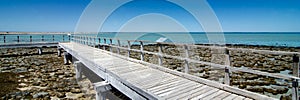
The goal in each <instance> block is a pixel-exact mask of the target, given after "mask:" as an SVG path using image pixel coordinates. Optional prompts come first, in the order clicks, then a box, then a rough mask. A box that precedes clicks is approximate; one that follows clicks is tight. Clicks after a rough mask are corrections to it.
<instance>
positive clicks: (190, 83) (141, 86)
mask: <svg viewBox="0 0 300 100" xmlns="http://www.w3.org/2000/svg"><path fill="white" fill-rule="evenodd" d="M59 46H60V47H61V48H63V49H64V50H65V51H67V52H68V53H70V54H71V55H72V56H73V57H75V58H76V59H77V60H78V61H80V62H81V63H82V64H84V65H85V66H86V67H87V68H89V69H90V70H91V71H93V72H94V73H95V74H97V75H99V76H100V77H102V78H103V79H104V80H106V81H107V82H108V83H109V84H110V85H111V86H113V87H115V88H116V89H118V90H119V91H121V92H122V93H124V94H125V95H126V96H128V97H129V98H131V99H134V100H143V99H151V100H152V99H159V100H161V99H167V100H175V99H179V100H187V99H191V100H199V99H201V100H202V99H203V100H251V99H263V100H271V99H274V98H270V97H267V96H264V95H260V94H257V93H252V92H249V91H245V90H241V89H238V88H235V87H231V86H228V85H224V84H220V83H217V82H213V81H209V80H206V79H202V78H198V77H192V76H191V75H187V74H185V73H180V72H176V71H170V70H169V69H166V68H160V67H159V66H158V67H159V68H157V66H149V65H145V64H141V63H139V61H138V60H134V59H132V58H124V57H120V56H118V55H116V54H113V53H111V52H108V51H105V50H101V49H97V48H93V47H89V46H87V45H82V44H79V43H74V42H70V43H59ZM162 69H163V70H162ZM191 78H195V79H196V80H199V81H194V80H190V79H191ZM220 87H221V88H220ZM228 90H232V91H228Z"/></svg>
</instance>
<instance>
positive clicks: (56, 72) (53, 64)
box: [0, 48, 91, 100]
mask: <svg viewBox="0 0 300 100" xmlns="http://www.w3.org/2000/svg"><path fill="white" fill-rule="evenodd" d="M56 52H57V49H56V48H43V54H42V55H38V54H37V48H13V49H0V86H1V88H2V89H0V97H1V99H4V100H5V99H13V100H14V99H59V98H60V99H91V98H89V97H85V95H84V93H83V92H82V91H81V89H80V86H79V85H78V84H77V82H76V79H75V77H74V76H75V73H74V69H73V66H72V65H63V58H62V57H57V54H55V53H56Z"/></svg>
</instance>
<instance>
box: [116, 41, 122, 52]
mask: <svg viewBox="0 0 300 100" xmlns="http://www.w3.org/2000/svg"><path fill="white" fill-rule="evenodd" d="M117 42H118V48H117V52H118V54H120V52H121V51H120V48H119V47H121V43H120V40H119V39H118V40H117Z"/></svg>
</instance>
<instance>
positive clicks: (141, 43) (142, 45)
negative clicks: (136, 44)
mask: <svg viewBox="0 0 300 100" xmlns="http://www.w3.org/2000/svg"><path fill="white" fill-rule="evenodd" d="M140 45H141V61H144V44H143V41H140Z"/></svg>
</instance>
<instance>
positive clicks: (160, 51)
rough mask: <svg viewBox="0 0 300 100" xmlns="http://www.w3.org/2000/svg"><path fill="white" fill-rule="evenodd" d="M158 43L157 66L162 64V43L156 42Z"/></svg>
mask: <svg viewBox="0 0 300 100" xmlns="http://www.w3.org/2000/svg"><path fill="white" fill-rule="evenodd" d="M157 45H158V54H159V55H158V64H159V66H162V65H163V61H162V45H161V44H160V43H158V44H157Z"/></svg>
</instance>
